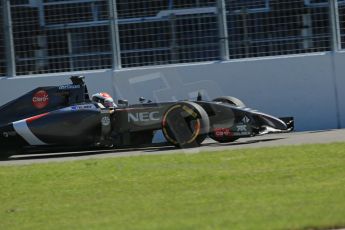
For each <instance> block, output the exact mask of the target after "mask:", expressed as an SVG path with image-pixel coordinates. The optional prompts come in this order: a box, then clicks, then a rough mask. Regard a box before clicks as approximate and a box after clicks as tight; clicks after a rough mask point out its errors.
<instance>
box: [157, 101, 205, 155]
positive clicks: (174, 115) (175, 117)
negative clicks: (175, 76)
mask: <svg viewBox="0 0 345 230" xmlns="http://www.w3.org/2000/svg"><path fill="white" fill-rule="evenodd" d="M209 128H210V121H209V118H208V115H207V113H206V111H205V110H204V109H203V108H202V107H201V106H200V105H198V104H196V103H194V102H189V101H185V102H177V103H176V104H174V105H172V106H171V107H169V108H168V109H167V110H166V112H165V113H164V115H163V118H162V131H163V134H164V137H165V138H166V139H167V141H168V142H170V143H171V144H173V145H175V146H177V147H181V148H190V147H197V146H199V145H200V144H201V143H202V142H203V141H204V140H205V138H206V137H207V134H208V132H209Z"/></svg>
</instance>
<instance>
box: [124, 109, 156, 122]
mask: <svg viewBox="0 0 345 230" xmlns="http://www.w3.org/2000/svg"><path fill="white" fill-rule="evenodd" d="M159 120H160V116H159V112H158V111H153V112H140V113H128V122H131V121H134V122H138V121H143V122H147V121H159Z"/></svg>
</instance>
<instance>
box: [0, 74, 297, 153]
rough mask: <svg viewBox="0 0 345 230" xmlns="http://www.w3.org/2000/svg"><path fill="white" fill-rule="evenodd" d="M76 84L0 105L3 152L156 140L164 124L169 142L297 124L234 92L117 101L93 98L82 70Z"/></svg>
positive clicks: (229, 137) (190, 143)
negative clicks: (180, 98) (257, 107)
mask: <svg viewBox="0 0 345 230" xmlns="http://www.w3.org/2000/svg"><path fill="white" fill-rule="evenodd" d="M71 80H72V84H69V85H61V86H47V87H39V88H36V89H34V90H32V91H30V92H28V93H26V94H25V95H23V96H21V97H19V98H17V99H15V100H13V101H11V102H9V103H7V104H5V105H3V106H1V107H0V158H8V157H9V156H11V155H15V154H21V153H25V152H26V151H30V150H32V149H40V148H42V149H50V148H59V149H61V148H68V147H80V148H85V147H87V148H94V147H96V148H102V147H114V148H116V147H126V146H142V145H152V144H153V136H154V134H155V133H156V132H157V131H159V130H161V131H162V133H163V135H164V137H165V139H166V141H167V144H172V145H175V146H177V147H181V148H188V147H195V146H199V145H200V144H201V143H202V142H203V141H204V140H205V138H206V137H210V138H212V139H214V140H216V141H218V142H221V143H226V142H232V141H235V140H237V139H238V138H241V137H251V136H255V135H260V134H266V133H268V132H286V131H291V130H292V129H293V118H291V117H287V118H280V119H279V118H276V117H273V116H271V115H267V114H264V113H261V112H258V111H256V110H252V109H249V108H247V107H245V105H244V104H243V103H242V102H241V101H240V100H239V99H236V98H234V97H229V96H225V97H219V98H216V99H214V100H213V101H204V100H202V98H201V95H199V96H198V99H197V100H195V101H187V100H186V101H175V102H161V103H153V102H150V101H149V102H144V101H143V100H141V103H138V104H133V105H128V102H127V101H126V100H119V101H118V104H117V106H116V105H115V106H106V105H105V104H104V101H103V102H102V101H94V100H91V99H90V97H89V94H88V90H87V87H86V85H85V83H84V78H83V77H82V76H72V77H71Z"/></svg>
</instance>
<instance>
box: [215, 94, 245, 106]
mask: <svg viewBox="0 0 345 230" xmlns="http://www.w3.org/2000/svg"><path fill="white" fill-rule="evenodd" d="M213 101H217V102H222V103H225V104H230V105H234V106H236V107H246V105H245V104H244V103H243V102H242V101H241V100H240V99H238V98H236V97H230V96H223V97H218V98H215V99H213Z"/></svg>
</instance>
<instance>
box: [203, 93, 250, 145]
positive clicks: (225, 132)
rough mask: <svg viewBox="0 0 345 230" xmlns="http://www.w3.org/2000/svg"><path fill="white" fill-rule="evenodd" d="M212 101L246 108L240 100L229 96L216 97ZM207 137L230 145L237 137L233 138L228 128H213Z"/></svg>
mask: <svg viewBox="0 0 345 230" xmlns="http://www.w3.org/2000/svg"><path fill="white" fill-rule="evenodd" d="M213 101H216V102H221V103H224V104H228V105H233V106H236V107H245V106H246V105H245V104H244V103H243V102H242V101H241V100H240V99H238V98H236V97H231V96H223V97H218V98H215V99H214V100H213ZM209 137H210V138H211V139H213V140H215V141H217V142H219V143H230V142H234V141H236V140H237V139H238V137H233V135H232V132H231V129H230V127H223V128H213V130H211V132H210V134H209Z"/></svg>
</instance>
